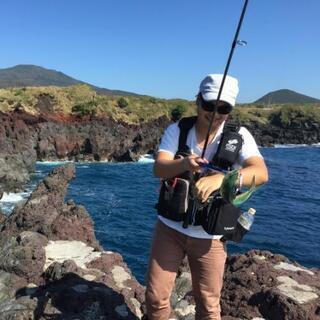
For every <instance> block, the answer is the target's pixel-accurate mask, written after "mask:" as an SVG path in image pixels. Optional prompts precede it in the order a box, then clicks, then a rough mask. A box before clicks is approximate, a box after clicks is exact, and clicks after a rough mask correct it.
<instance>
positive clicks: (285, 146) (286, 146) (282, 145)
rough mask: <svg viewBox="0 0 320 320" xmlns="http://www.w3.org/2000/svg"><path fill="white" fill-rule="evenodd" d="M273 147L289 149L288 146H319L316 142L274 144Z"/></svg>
mask: <svg viewBox="0 0 320 320" xmlns="http://www.w3.org/2000/svg"><path fill="white" fill-rule="evenodd" d="M274 147H275V148H278V149H290V148H304V147H320V144H319V143H316V144H311V145H310V144H275V145H274Z"/></svg>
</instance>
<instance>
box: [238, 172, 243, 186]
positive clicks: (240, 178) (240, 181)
mask: <svg viewBox="0 0 320 320" xmlns="http://www.w3.org/2000/svg"><path fill="white" fill-rule="evenodd" d="M242 184H243V176H242V174H241V172H239V178H238V189H239V190H240V189H241V188H242Z"/></svg>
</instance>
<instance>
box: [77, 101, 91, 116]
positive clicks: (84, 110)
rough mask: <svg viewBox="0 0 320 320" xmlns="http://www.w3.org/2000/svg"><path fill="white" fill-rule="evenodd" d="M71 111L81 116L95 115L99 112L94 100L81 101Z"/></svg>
mask: <svg viewBox="0 0 320 320" xmlns="http://www.w3.org/2000/svg"><path fill="white" fill-rule="evenodd" d="M71 111H72V112H73V113H75V114H77V115H80V116H85V115H91V116H94V115H96V113H97V103H96V101H94V100H92V101H88V102H83V103H79V104H76V105H74V106H73V107H72V109H71Z"/></svg>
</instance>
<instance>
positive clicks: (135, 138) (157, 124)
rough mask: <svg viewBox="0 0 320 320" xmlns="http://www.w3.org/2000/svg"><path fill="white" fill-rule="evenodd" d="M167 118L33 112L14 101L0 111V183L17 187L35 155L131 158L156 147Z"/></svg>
mask: <svg viewBox="0 0 320 320" xmlns="http://www.w3.org/2000/svg"><path fill="white" fill-rule="evenodd" d="M40 109H41V108H40ZM168 123H169V120H168V119H167V118H166V117H161V118H159V119H157V120H155V121H152V122H149V123H142V124H141V125H129V124H126V123H123V122H117V121H115V120H112V119H109V118H92V117H91V118H85V117H84V118H82V119H79V118H76V117H72V116H66V115H57V114H50V113H48V112H47V113H43V114H42V115H41V116H39V117H35V116H32V115H29V114H27V113H25V112H24V111H22V110H21V108H18V107H17V108H16V111H15V112H12V113H9V114H3V113H0V150H1V151H0V187H1V186H2V187H3V189H4V190H5V191H14V190H15V189H20V190H21V189H22V187H23V185H24V184H25V182H26V181H28V179H29V173H30V172H31V171H32V170H33V168H34V164H35V161H36V160H57V159H61V160H75V161H87V160H90V161H101V160H105V161H135V160H137V159H138V158H139V156H140V155H142V154H146V153H150V152H153V151H154V150H155V148H156V147H157V145H158V143H159V140H160V137H161V135H162V132H163V130H164V128H165V127H166V126H167V124H168Z"/></svg>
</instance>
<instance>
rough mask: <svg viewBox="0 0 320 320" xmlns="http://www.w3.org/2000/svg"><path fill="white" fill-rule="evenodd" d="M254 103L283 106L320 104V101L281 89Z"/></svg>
mask: <svg viewBox="0 0 320 320" xmlns="http://www.w3.org/2000/svg"><path fill="white" fill-rule="evenodd" d="M254 103H260V104H283V103H320V100H319V99H316V98H312V97H309V96H306V95H304V94H301V93H298V92H295V91H292V90H288V89H281V90H277V91H273V92H269V93H268V94H266V95H264V96H263V97H261V98H260V99H258V100H256V101H255V102H254Z"/></svg>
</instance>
